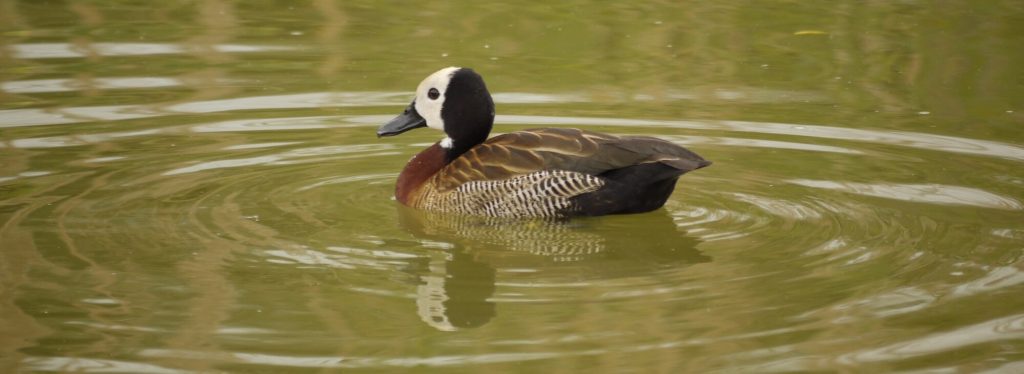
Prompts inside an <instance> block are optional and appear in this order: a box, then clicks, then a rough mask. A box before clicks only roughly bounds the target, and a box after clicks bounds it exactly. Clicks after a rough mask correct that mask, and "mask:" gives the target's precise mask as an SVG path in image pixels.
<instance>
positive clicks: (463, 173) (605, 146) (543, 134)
mask: <svg viewBox="0 0 1024 374" xmlns="http://www.w3.org/2000/svg"><path fill="white" fill-rule="evenodd" d="M644 162H663V163H665V164H667V165H669V166H672V167H676V168H679V169H681V170H683V171H684V172H685V171H689V170H693V169H696V168H698V167H700V166H704V165H707V161H704V159H702V158H700V156H697V155H696V154H694V153H693V152H690V151H688V150H686V149H685V148H683V147H680V146H677V145H675V144H672V143H670V142H667V141H664V140H661V139H657V138H651V137H640V136H631V137H618V136H614V135H608V134H601V133H595V132H590V131H583V130H578V129H565V128H545V129H533V130H524V131H517V132H512V133H508V134H504V135H499V136H496V137H493V138H491V139H488V140H487V141H486V142H484V143H483V144H480V145H478V146H476V147H474V148H473V149H471V150H469V151H468V152H466V153H465V154H463V155H462V156H461V157H459V158H457V159H455V160H454V161H452V162H451V163H450V164H448V166H446V167H445V168H444V169H442V170H441V171H440V175H439V178H438V182H440V186H439V187H441V189H443V190H448V189H453V188H457V187H458V186H460V185H462V184H463V183H466V182H469V181H484V180H502V179H508V178H512V177H516V176H519V175H524V174H529V173H533V172H537V171H542V170H565V171H573V172H579V173H585V174H590V175H598V174H601V173H603V172H605V171H608V170H612V169H619V168H623V167H626V166H630V165H636V164H639V163H644ZM702 163H703V164H702Z"/></svg>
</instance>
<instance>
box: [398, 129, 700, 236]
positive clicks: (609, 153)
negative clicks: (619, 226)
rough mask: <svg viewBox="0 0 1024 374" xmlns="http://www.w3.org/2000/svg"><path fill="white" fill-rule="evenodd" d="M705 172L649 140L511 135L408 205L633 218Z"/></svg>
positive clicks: (563, 132)
mask: <svg viewBox="0 0 1024 374" xmlns="http://www.w3.org/2000/svg"><path fill="white" fill-rule="evenodd" d="M709 164H710V162H708V161H706V160H704V159H703V158H701V157H700V156H698V155H697V154H695V153H693V152H690V151H689V150H687V149H685V148H683V147H680V146H678V145H675V144H672V143H670V142H667V141H664V140H661V139H657V138H651V137H640V136H625V137H619V136H614V135H608V134H601V133H595V132H590V131H583V130H578V129H551V128H547V129H534V130H525V131H517V132H513V133H508V134H504V135H499V136H496V137H493V138H491V139H489V140H487V141H486V142H484V143H482V144H480V145H478V146H476V147H474V148H472V149H471V150H469V151H468V152H466V153H465V154H463V155H462V156H460V157H459V158H457V159H455V160H453V161H452V162H451V163H449V164H448V165H447V166H445V167H444V168H442V169H441V170H440V171H439V172H438V173H437V174H435V175H434V176H433V177H431V178H430V179H428V180H427V181H426V183H425V184H424V185H423V186H422V187H421V188H420V189H419V191H418V193H417V195H418V196H417V198H416V199H414V201H412V203H413V204H412V205H413V206H415V207H418V208H422V209H427V210H433V211H446V212H456V213H463V214H473V215H486V216H508V217H553V216H569V215H600V214H613V213H634V212H640V211H648V210H653V209H657V208H658V207H660V206H661V205H662V204H664V202H665V199H667V198H668V195H670V194H671V193H672V189H673V187H674V186H675V181H676V179H677V178H678V177H679V176H680V175H682V174H684V173H686V172H688V171H691V170H695V169H698V168H701V167H704V166H707V165H709Z"/></svg>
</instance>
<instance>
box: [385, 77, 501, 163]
mask: <svg viewBox="0 0 1024 374" xmlns="http://www.w3.org/2000/svg"><path fill="white" fill-rule="evenodd" d="M493 125H494V101H492V100H491V94H490V92H487V85H485V84H484V79H483V78H482V77H480V74H477V73H476V72H475V71H473V69H469V68H459V67H447V68H444V69H441V70H438V71H437V72H435V73H434V74H431V75H430V76H428V77H427V79H424V80H423V82H420V85H419V87H417V88H416V97H415V98H414V99H413V100H412V103H411V104H409V106H408V107H406V108H405V111H403V112H402V114H400V115H398V117H395V119H392V120H391V121H388V123H385V124H384V125H383V126H381V127H380V128H378V129H377V136H378V137H380V136H393V135H398V134H401V133H403V132H406V131H409V130H412V129H415V128H419V127H429V128H432V129H437V130H441V131H444V134H445V138H444V139H442V140H441V147H443V148H445V149H447V150H448V153H449V155H450V156H458V155H460V154H462V153H463V152H465V151H467V150H469V149H470V148H472V147H473V146H475V145H477V144H480V143H482V142H483V141H484V140H487V135H488V134H490V132H491V127H492V126H493Z"/></svg>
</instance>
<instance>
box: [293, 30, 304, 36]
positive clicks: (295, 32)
mask: <svg viewBox="0 0 1024 374" xmlns="http://www.w3.org/2000/svg"><path fill="white" fill-rule="evenodd" d="M289 34H292V35H294V36H299V35H302V34H305V33H304V32H302V31H292V32H290V33H289Z"/></svg>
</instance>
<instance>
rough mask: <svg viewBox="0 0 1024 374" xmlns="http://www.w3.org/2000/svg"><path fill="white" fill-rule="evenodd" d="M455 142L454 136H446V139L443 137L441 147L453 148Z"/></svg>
mask: <svg viewBox="0 0 1024 374" xmlns="http://www.w3.org/2000/svg"><path fill="white" fill-rule="evenodd" d="M453 144H455V143H452V138H449V137H447V136H446V137H444V139H441V148H444V149H452V145H453Z"/></svg>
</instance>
